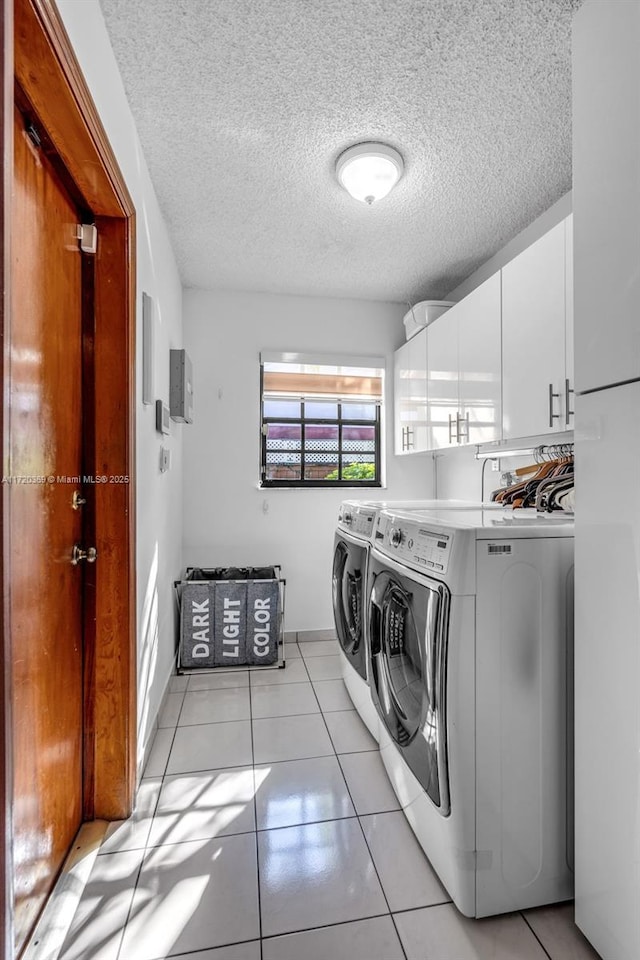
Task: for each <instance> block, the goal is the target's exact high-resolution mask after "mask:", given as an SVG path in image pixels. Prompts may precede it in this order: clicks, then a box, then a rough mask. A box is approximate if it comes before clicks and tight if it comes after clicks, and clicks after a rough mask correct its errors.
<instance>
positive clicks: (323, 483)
mask: <svg viewBox="0 0 640 960" xmlns="http://www.w3.org/2000/svg"><path fill="white" fill-rule="evenodd" d="M264 362H265V361H264V360H262V359H261V360H260V487H261V488H265V489H274V488H280V489H288V488H292V489H293V488H295V489H300V488H305V487H307V488H311V487H316V488H320V489H325V490H326V489H329V490H332V489H335V488H337V487H350V488H351V489H354V488H356V489H359V488H361V487H363V488H364V487H367V488H369V489H371V488H376V487H377V488H378V489H379V488H380V487H382V426H381V425H382V405H383V398H380V399H379V400H377V399H375V400H361V401H360V402H362V403H371V404H373V405H374V406H375V409H376V416H375V420H362V419H359V420H358V419H353V418H348V419H343V418H342V407H343V405H345V404H348V403H356V402H358V397H357V396H356V395H354V396H353V398H350V397H334V396H327V397H322V398H319V397H301V398H300V404H301V411H300V413H301V415H300V417H265V414H264V401H265V397H264ZM340 363H341V364H342V365H344V366H348V365H349V358H348V357H345V358H342V359H341V361H340ZM325 400H326V401H331V402H332V403H337V405H338V417H337V418H331V419H323V418H320V417H311V418H308V419H307V418H306V417H305V416H304V408H305V403H318V402H322V401H325ZM269 423H282V424H300V435H301V441H300V450H299V451H298V450H296V451H292V452H295V453H298V452H299V453H300V473H301V477H300V479H299V480H287V479H284V478H281V479H277V480H270V479H267V477H266V472H267V439H268V438H267V435H266V432H265V430H264V427H265V425H268V424H269ZM311 424H313V425H318V426H337V428H338V449H337V451H335V454H336V459H337V461H338V470H339V471H340V470H341V466H342V456H343V450H342V428H343V426H354V427H360V426H365V427H373V428H374V464H375V470H376V479H375V480H305V479H304V465H305V450H304V440H305V426H306V425H311ZM327 452H329V453H333V452H334V451H327Z"/></svg>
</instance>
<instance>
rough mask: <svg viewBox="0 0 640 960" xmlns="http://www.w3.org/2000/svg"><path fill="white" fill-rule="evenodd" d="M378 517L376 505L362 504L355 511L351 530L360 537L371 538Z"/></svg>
mask: <svg viewBox="0 0 640 960" xmlns="http://www.w3.org/2000/svg"><path fill="white" fill-rule="evenodd" d="M375 518H376V508H375V507H365V506H363V505H362V504H360V505H359V506H358V507H357V508H356V510H355V511H354V516H353V521H352V523H351V530H353V532H354V533H357V534H358V536H360V537H367V539H369V538H370V537H371V534H372V533H373V521H374V520H375Z"/></svg>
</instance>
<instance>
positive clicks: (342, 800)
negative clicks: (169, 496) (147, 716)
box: [60, 634, 597, 960]
mask: <svg viewBox="0 0 640 960" xmlns="http://www.w3.org/2000/svg"><path fill="white" fill-rule="evenodd" d="M299 638H301V642H300V643H299V644H288V647H289V649H288V651H287V667H286V669H285V670H278V671H265V670H260V669H256V670H251V671H249V670H245V671H241V672H235V673H233V674H221V673H212V674H206V675H205V674H200V675H192V676H190V677H176V678H174V680H173V681H172V687H171V689H172V692H171V693H170V694H169V696H168V698H167V702H166V706H165V708H164V710H163V715H162V717H161V720H160V728H159V730H158V733H157V736H156V740H155V743H154V747H153V750H152V754H151V756H150V758H149V762H148V764H147V769H146V772H145V778H144V779H143V781H142V784H141V787H140V791H139V795H138V802H137V809H136V813H135V815H134V817H133V818H132V819H131V820H129V821H127V822H125V823H122V824H113V825H111V827H110V828H109V830H108V833H107V837H106V839H105V841H104V842H103V844H102V847H101V849H100V853H99V855H98V857H97V858H96V861H95V865H94V868H93V872H92V874H91V876H90V879H89V882H88V884H87V886H86V888H85V890H84V893H83V895H82V898H81V900H80V905H79V907H78V910H77V912H76V915H75V918H74V920H73V923H72V927H71V930H70V932H69V935H68V936H67V939H66V941H65V944H64V947H63V950H62V953H61V955H60V956H61V960H164V958H167V957H173V958H176V960H177V958H180V960H549V958H550V960H597V955H596V954H595V953H594V951H593V950H592V949H591V948H590V946H589V944H588V943H587V942H586V940H585V939H584V938H583V937H582V935H581V934H580V932H579V931H578V929H577V928H576V927H575V925H574V923H573V908H572V905H571V904H568V905H562V906H560V907H549V908H541V909H538V910H531V911H526V912H525V913H524V914H519V913H516V914H510V915H508V916H504V917H498V918H492V919H487V920H480V921H472V920H467V919H465V918H464V917H462V916H461V915H460V914H459V913H458V912H457V911H456V909H455V907H454V906H453V904H452V903H451V902H450V900H449V897H448V895H447V893H446V891H445V890H444V889H443V887H442V886H441V884H440V883H439V881H438V878H437V877H436V875H435V873H434V872H433V870H432V869H431V867H430V865H429V862H428V861H427V859H426V858H425V856H424V854H423V852H422V850H421V849H420V847H419V846H418V844H417V842H416V840H415V838H414V836H413V834H412V832H411V830H410V828H409V827H408V825H407V822H406V820H405V818H404V815H403V814H402V812H401V811H400V810H399V809H398V803H397V801H396V798H395V796H394V794H393V791H392V790H391V787H390V785H389V782H388V780H387V778H386V774H385V772H384V768H383V766H382V763H381V761H380V758H379V755H378V752H377V748H376V744H375V742H374V741H373V739H372V738H371V736H370V735H369V733H368V731H367V730H366V728H365V727H364V725H363V724H362V723H361V721H360V718H359V717H358V715H357V714H356V713H355V712H354V711H353V709H352V708H351V701H350V700H349V698H348V695H347V694H346V691H345V688H344V686H343V683H342V680H341V679H339V677H340V669H339V667H340V665H339V659H338V657H337V655H336V642H335V640H333V639H331V635H330V634H328V635H327V636H326V637H323V638H322V639H320V640H311V639H307V637H306V636H305V635H299Z"/></svg>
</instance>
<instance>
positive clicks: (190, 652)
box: [175, 566, 285, 672]
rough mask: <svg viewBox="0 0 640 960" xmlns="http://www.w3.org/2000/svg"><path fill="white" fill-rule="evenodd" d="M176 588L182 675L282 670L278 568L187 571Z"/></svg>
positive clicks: (281, 603)
mask: <svg viewBox="0 0 640 960" xmlns="http://www.w3.org/2000/svg"><path fill="white" fill-rule="evenodd" d="M175 588H176V596H177V598H178V606H179V610H180V635H179V644H178V669H179V670H180V671H181V672H185V671H191V670H211V669H215V668H218V667H221V668H229V667H240V666H264V667H268V666H271V667H274V666H277V667H284V666H285V656H284V588H285V581H284V580H283V579H282V577H281V575H280V567H279V566H271V567H187V571H186V574H185V577H184V579H183V580H181V581H176V583H175Z"/></svg>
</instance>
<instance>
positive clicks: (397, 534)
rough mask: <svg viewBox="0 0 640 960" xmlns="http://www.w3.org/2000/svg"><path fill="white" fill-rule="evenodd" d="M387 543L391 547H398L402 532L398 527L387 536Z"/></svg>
mask: <svg viewBox="0 0 640 960" xmlns="http://www.w3.org/2000/svg"><path fill="white" fill-rule="evenodd" d="M389 542H390V544H391V546H392V547H399V546H400V544H401V543H402V530H401V529H400V527H394V528H393V530H392V531H391V533H390V534H389Z"/></svg>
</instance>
